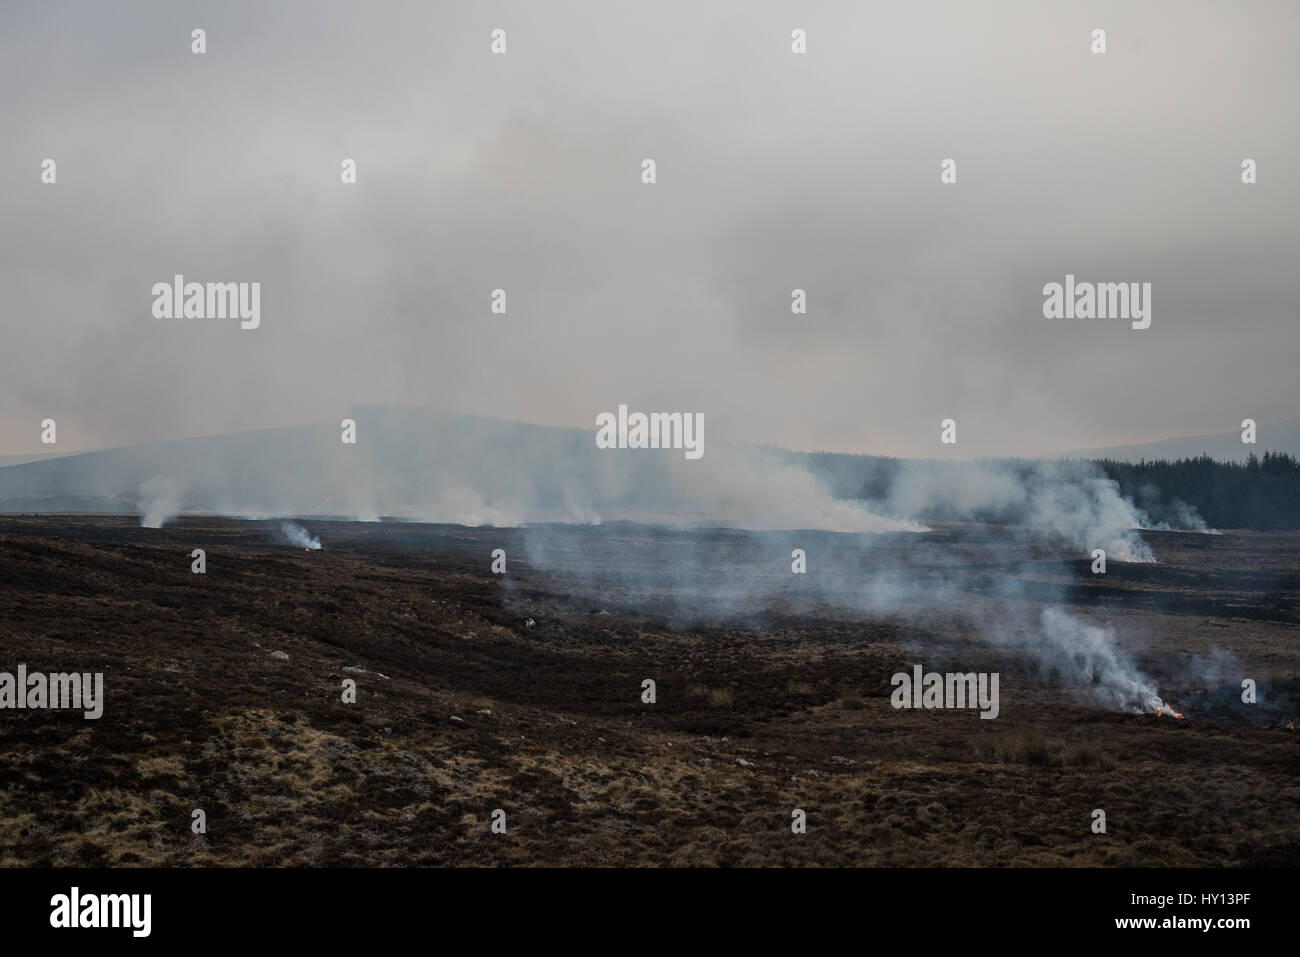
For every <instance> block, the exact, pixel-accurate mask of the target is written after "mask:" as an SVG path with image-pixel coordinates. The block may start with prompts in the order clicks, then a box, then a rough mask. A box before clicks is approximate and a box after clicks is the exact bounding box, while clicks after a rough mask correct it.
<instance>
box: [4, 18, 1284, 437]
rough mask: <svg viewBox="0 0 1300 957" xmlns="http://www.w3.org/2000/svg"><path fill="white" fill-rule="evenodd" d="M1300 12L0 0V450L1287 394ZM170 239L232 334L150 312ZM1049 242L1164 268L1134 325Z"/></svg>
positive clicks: (1234, 410) (738, 421) (750, 431)
mask: <svg viewBox="0 0 1300 957" xmlns="http://www.w3.org/2000/svg"><path fill="white" fill-rule="evenodd" d="M888 7H894V8H895V9H893V10H892V12H890V11H889V10H888ZM195 27H202V28H204V29H206V31H207V42H208V52H207V53H206V54H204V55H202V56H196V55H194V54H192V53H191V52H190V31H191V30H192V29H193V28H195ZM497 27H500V28H502V29H505V30H506V31H507V36H508V43H509V52H508V53H507V54H506V55H505V56H493V55H491V54H490V53H489V34H490V31H491V30H492V29H493V28H497ZM796 27H799V28H804V29H806V30H807V31H808V46H809V50H808V53H807V54H806V55H803V56H796V55H793V54H792V53H791V52H790V32H791V30H792V29H794V28H796ZM1095 27H1101V28H1104V29H1105V30H1106V31H1107V43H1108V48H1109V52H1107V53H1106V54H1105V55H1104V56H1095V55H1092V54H1090V53H1089V49H1088V47H1089V33H1090V31H1091V30H1092V29H1093V28H1095ZM1297 27H1300V6H1297V5H1295V4H1292V3H1260V2H1245V3H1233V4H1228V3H1215V4H1209V3H1189V2H1174V3H1114V4H1105V3H1042V2H1033V3H1010V2H996V3H993V2H990V3H985V4H972V3H959V2H953V3H907V4H903V3H899V4H893V5H884V4H859V3H848V2H846V3H793V2H792V3H755V2H743V3H742V2H725V3H724V2H693V3H623V2H618V3H614V2H600V3H597V2H588V3H557V2H544V0H530V2H526V3H510V4H506V3H468V2H466V3H454V4H453V3H438V2H430V3H400V4H399V3H383V2H374V3H365V4H361V3H350V4H340V3H284V2H277V3H274V4H269V3H268V4H265V5H263V4H250V3H215V2H213V3H192V4H187V3H166V4H163V3H154V4H139V3H113V4H104V3H84V4H82V3H68V4H47V3H23V2H12V0H11V2H6V3H5V4H4V5H3V8H0V91H3V93H0V97H2V98H0V119H2V121H3V129H4V136H3V139H2V140H0V176H3V182H4V183H5V187H6V188H5V189H3V190H0V223H3V227H2V228H0V243H2V245H0V288H2V289H3V291H4V300H3V302H4V307H3V319H2V320H0V322H2V323H3V349H0V383H3V385H0V399H2V401H0V453H17V452H28V451H38V450H40V449H41V446H40V443H39V423H40V420H41V419H43V418H46V417H52V418H55V419H56V420H57V421H58V423H59V448H60V449H61V450H62V449H65V448H66V449H72V448H88V447H96V446H103V445H113V444H119V443H128V442H142V441H151V440H155V439H164V438H173V437H180V436H190V435H201V434H209V433H217V432H227V431H234V430H240V429H251V428H259V427H266V426H276V425H290V424H298V423H303V422H335V423H337V420H338V419H339V418H340V417H341V416H342V414H343V412H344V411H345V410H346V408H347V406H348V405H350V404H351V403H353V402H395V403H410V404H417V405H426V406H429V407H431V408H436V409H440V410H444V411H464V412H474V413H479V414H483V415H490V416H498V417H503V418H512V419H521V420H525V421H530V422H538V423H543V424H552V425H570V426H579V427H582V428H591V429H592V430H593V431H594V420H595V416H596V414H597V413H598V412H600V411H604V410H613V409H615V408H616V407H617V405H618V404H619V403H626V404H628V405H629V406H631V407H632V408H633V409H644V410H689V411H699V412H703V413H704V414H705V417H706V419H707V420H708V434H709V439H710V441H714V442H724V441H766V442H773V443H780V444H784V445H788V446H791V447H795V448H802V449H834V450H841V451H871V452H885V453H891V454H900V455H933V454H938V453H939V452H940V451H942V450H941V448H940V447H939V445H938V435H939V421H940V420H941V419H943V418H946V417H950V416H951V417H953V418H955V419H957V421H958V430H959V431H958V437H959V443H958V450H959V452H960V453H961V454H962V455H992V454H1036V453H1048V452H1052V451H1056V450H1060V449H1069V448H1086V447H1100V446H1105V445H1112V444H1120V443H1126V442H1136V441H1143V440H1150V439H1158V438H1164V437H1166V436H1171V435H1186V434H1195V433H1206V432H1222V431H1224V430H1227V429H1231V428H1234V427H1235V426H1236V424H1237V423H1238V422H1240V420H1241V419H1242V418H1245V417H1247V416H1249V417H1253V418H1255V419H1257V420H1258V421H1259V422H1261V423H1263V422H1270V421H1278V420H1283V419H1291V418H1295V417H1296V416H1297V401H1296V399H1297V387H1296V381H1297V380H1296V373H1295V369H1296V365H1297V359H1300V336H1298V335H1297V322H1300V309H1298V308H1297V300H1298V299H1300V297H1298V296H1297V293H1296V286H1295V278H1294V272H1295V269H1296V263H1297V262H1298V261H1300V232H1298V230H1297V213H1298V212H1300V202H1298V201H1297V200H1298V196H1300V192H1298V189H1297V172H1298V171H1297V168H1296V165H1295V163H1296V158H1297V155H1298V151H1297V147H1298V146H1300V142H1298V140H1300V137H1298V136H1297V122H1296V117H1297V116H1300V57H1297V56H1296V55H1295V51H1294V48H1293V46H1292V45H1293V44H1294V41H1295V38H1296V36H1297V35H1298V34H1300V30H1297ZM46 157H52V158H54V159H55V160H56V161H57V163H58V184H57V185H55V186H46V185H42V184H41V182H40V178H39V177H40V163H41V160H42V159H44V158H46ZM344 157H351V158H354V159H355V160H356V161H357V164H358V178H359V182H358V184H357V185H355V186H345V185H343V184H341V183H340V181H339V164H340V162H341V160H342V159H343V158H344ZM645 157H651V158H654V159H655V160H656V162H657V164H658V180H659V181H658V183H657V184H656V185H653V186H646V185H643V184H642V183H641V182H640V163H641V160H642V159H643V158H645ZM946 157H952V158H954V159H955V160H956V161H957V164H958V182H957V184H956V185H952V186H944V185H941V184H940V182H939V164H940V161H941V160H943V159H944V158H946ZM1245 157H1251V158H1253V159H1255V160H1256V161H1257V162H1258V164H1259V182H1258V183H1257V184H1256V185H1253V186H1244V185H1242V184H1241V182H1240V163H1241V161H1242V159H1243V158H1245ZM178 272H179V273H183V274H184V275H185V276H186V279H187V280H192V281H200V282H203V281H249V282H251V281H257V282H260V283H261V284H262V324H261V328H260V329H257V330H256V331H241V330H240V329H239V327H238V324H237V323H230V322H224V323H223V322H216V323H205V322H202V321H197V320H189V321H185V320H172V321H168V320H158V319H154V318H153V317H152V315H151V312H150V310H151V305H152V295H151V293H150V289H151V287H152V285H153V284H154V283H156V282H160V281H170V279H171V277H172V275H173V274H174V273H178ZM1067 272H1072V273H1074V274H1075V275H1076V276H1078V277H1079V278H1080V279H1088V280H1094V281H1145V282H1151V283H1152V285H1153V300H1154V312H1153V321H1152V325H1151V328H1150V329H1148V330H1145V331H1134V330H1131V329H1130V328H1129V326H1128V323H1126V322H1119V321H1111V322H1106V321H1091V322H1088V321H1073V322H1072V321H1069V320H1059V321H1050V320H1047V319H1044V318H1043V317H1042V301H1043V297H1042V292H1041V290H1042V287H1043V285H1044V284H1045V283H1047V282H1052V281H1057V282H1059V281H1062V280H1063V279H1064V277H1065V274H1066V273H1067ZM495 287H502V288H505V289H506V290H507V293H508V295H509V314H508V315H507V316H505V317H500V316H493V315H491V314H490V313H489V309H488V306H489V295H490V292H491V290H492V289H493V288H495ZM795 287H801V288H804V289H806V290H807V291H808V297H809V314H808V315H806V316H795V315H791V313H790V309H789V301H790V290H791V289H792V288H795Z"/></svg>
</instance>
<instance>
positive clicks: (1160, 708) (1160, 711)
mask: <svg viewBox="0 0 1300 957" xmlns="http://www.w3.org/2000/svg"><path fill="white" fill-rule="evenodd" d="M1151 710H1152V711H1153V712H1154V713H1155V715H1156V717H1160V716H1161V715H1165V714H1167V715H1169V716H1170V717H1171V718H1179V719H1181V718H1182V716H1183V715H1182V712H1181V711H1175V710H1174V709H1173V707H1172V706H1170V705H1169V704H1167V703H1166V702H1164V701H1161V700H1160V699H1159V698H1157V699H1156V703H1155V704H1154V705H1152V706H1151Z"/></svg>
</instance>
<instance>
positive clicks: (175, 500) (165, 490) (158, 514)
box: [140, 475, 181, 528]
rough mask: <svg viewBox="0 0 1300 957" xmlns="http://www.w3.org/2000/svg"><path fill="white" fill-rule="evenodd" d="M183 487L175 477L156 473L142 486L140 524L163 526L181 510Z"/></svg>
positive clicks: (152, 526)
mask: <svg viewBox="0 0 1300 957" xmlns="http://www.w3.org/2000/svg"><path fill="white" fill-rule="evenodd" d="M180 508H181V489H180V486H179V484H178V483H177V482H176V480H175V479H173V478H171V477H170V476H166V475H155V476H153V477H152V478H150V479H147V480H146V481H145V482H144V484H142V485H141V486H140V512H141V515H140V524H141V525H142V526H143V527H145V528H162V527H163V525H164V524H166V523H167V522H169V521H171V520H172V519H173V518H175V517H176V515H177V514H178V513H179V512H180Z"/></svg>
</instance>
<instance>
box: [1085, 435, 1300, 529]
mask: <svg viewBox="0 0 1300 957" xmlns="http://www.w3.org/2000/svg"><path fill="white" fill-rule="evenodd" d="M1097 465H1098V467H1099V468H1101V470H1102V471H1103V472H1105V473H1106V476H1107V477H1108V478H1111V479H1113V480H1114V481H1115V482H1117V483H1118V484H1119V488H1120V492H1121V494H1123V495H1125V496H1127V497H1129V498H1131V499H1132V500H1133V502H1134V503H1135V504H1137V506H1138V507H1139V508H1143V509H1145V510H1146V511H1147V513H1148V514H1149V515H1150V516H1151V518H1152V520H1153V521H1156V522H1160V521H1169V523H1170V524H1171V525H1176V524H1177V522H1176V519H1177V517H1178V516H1177V515H1175V514H1174V513H1176V512H1177V511H1178V510H1179V503H1180V502H1185V503H1186V504H1187V505H1190V506H1192V507H1193V508H1195V509H1196V511H1197V513H1198V514H1199V515H1200V516H1201V518H1203V519H1204V520H1205V521H1206V522H1207V523H1208V524H1209V525H1211V526H1214V527H1215V528H1254V529H1263V530H1270V531H1282V530H1293V529H1297V528H1300V461H1297V460H1296V458H1295V456H1293V455H1288V454H1287V453H1285V452H1265V453H1264V455H1263V457H1262V458H1261V457H1259V456H1257V455H1255V454H1254V453H1253V452H1252V453H1251V454H1250V456H1249V457H1248V458H1247V459H1246V461H1245V462H1218V461H1215V460H1214V459H1212V458H1210V457H1209V456H1208V455H1202V456H1200V457H1199V458H1192V459H1178V460H1176V461H1169V460H1167V459H1156V460H1154V461H1150V462H1148V461H1145V460H1143V461H1140V462H1116V461H1112V460H1110V459H1102V460H1100V461H1098V462H1097Z"/></svg>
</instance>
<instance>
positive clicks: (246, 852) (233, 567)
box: [0, 516, 1300, 867]
mask: <svg viewBox="0 0 1300 957" xmlns="http://www.w3.org/2000/svg"><path fill="white" fill-rule="evenodd" d="M278 524H279V523H278V522H252V521H236V520H223V519H212V518H198V517H195V518H183V519H181V520H179V521H178V522H177V523H175V524H174V525H171V526H168V527H167V528H164V529H161V530H157V529H144V528H140V527H138V525H137V524H136V522H135V520H134V519H130V518H119V517H105V516H97V517H89V516H39V517H31V516H26V517H25V516H4V517H0V671H10V672H12V671H15V670H16V668H17V666H18V665H19V664H25V665H26V666H27V667H28V669H29V671H46V672H58V671H70V670H76V671H83V672H97V671H98V672H103V673H104V676H105V688H106V704H105V711H104V715H103V717H102V718H101V719H99V720H98V721H88V720H85V719H84V718H83V717H82V716H81V714H80V713H79V712H58V711H48V710H47V711H31V710H24V711H16V710H4V711H0V741H2V742H3V747H2V748H0V863H3V864H5V865H55V866H82V865H130V864H158V865H171V866H190V865H217V864H221V865H226V864H241V865H319V866H338V865H352V864H378V865H511V864H522V865H534V864H560V865H712V864H719V865H885V866H901V865H980V866H988V865H1082V866H1105V865H1151V866H1161V867H1169V866H1175V867H1176V866H1188V865H1224V866H1237V865H1264V866H1270V865H1276V866H1282V865H1295V864H1297V863H1300V780H1298V778H1297V743H1296V736H1295V733H1294V732H1293V731H1291V730H1289V728H1288V724H1289V722H1290V721H1292V720H1293V719H1294V717H1295V712H1296V707H1295V698H1296V692H1297V689H1298V688H1300V683H1298V682H1297V679H1296V676H1297V673H1298V671H1297V658H1298V657H1300V645H1298V644H1297V639H1298V638H1300V629H1298V628H1297V623H1298V622H1300V610H1298V608H1297V601H1298V600H1300V581H1297V569H1300V535H1298V534H1264V533H1250V532H1229V533H1226V534H1223V535H1219V536H1204V535H1189V534H1159V533H1150V534H1147V535H1146V539H1147V541H1148V542H1149V543H1150V544H1151V545H1152V547H1153V548H1154V549H1155V551H1156V553H1157V555H1158V557H1159V563H1157V564H1124V563H1118V562H1113V561H1112V562H1111V564H1110V567H1109V569H1108V573H1107V574H1106V575H1105V576H1094V575H1092V574H1091V573H1090V571H1089V562H1088V561H1087V560H1083V559H1079V558H1078V557H1076V556H1075V555H1073V554H1069V555H1067V554H1064V553H1063V552H1061V551H1060V549H1058V548H1056V547H1054V546H1050V545H1047V544H1044V543H1042V542H1039V541H1036V540H1035V538H1034V536H1033V535H1032V534H1030V533H1027V532H1024V531H1023V530H1014V529H992V528H983V527H976V526H970V527H962V526H944V527H940V528H938V529H936V530H935V531H934V532H932V533H929V534H927V535H924V536H917V535H889V536H879V537H876V538H872V537H870V536H864V537H858V536H834V535H829V534H818V533H799V534H794V533H769V534H766V535H747V534H743V533H735V532H724V531H691V532H682V531H678V532H671V531H667V530H663V529H655V528H650V527H646V526H637V525H620V524H616V525H612V526H602V527H599V528H592V527H580V528H574V527H569V528H558V527H553V528H543V529H531V530H524V529H504V530H503V529H466V528H460V527H449V526H430V525H414V524H398V523H370V524H361V523H347V522H324V521H313V520H306V521H305V522H304V524H306V525H307V526H308V527H309V528H310V530H311V532H312V533H313V534H316V535H319V536H320V537H321V539H322V541H323V542H324V546H325V547H324V549H323V550H321V551H315V552H306V551H304V550H302V549H300V548H293V547H291V546H287V545H283V544H277V542H276V540H275V539H276V536H275V534H274V530H275V528H277V527H278ZM866 539H871V540H870V541H869V542H867V541H865V540H866ZM792 547H804V548H805V549H806V550H807V552H808V556H809V573H808V574H807V575H805V576H795V575H791V574H790V567H789V565H790V551H791V548H792ZM193 548H203V549H205V550H206V553H207V573H206V574H205V575H196V574H193V573H192V572H191V570H190V563H191V558H190V550H191V549H193ZM494 548H504V549H505V550H506V553H507V561H508V571H507V574H506V575H504V576H495V575H493V574H491V572H490V567H489V566H490V562H491V551H492V549H494ZM900 576H901V577H900ZM899 580H902V581H906V582H909V583H910V584H911V586H912V589H911V590H910V591H909V592H908V593H907V595H906V596H905V597H904V598H903V599H901V600H900V599H899V598H898V597H897V595H894V594H893V593H892V592H889V591H888V590H887V589H884V588H876V589H875V590H872V589H870V588H868V587H867V586H868V584H869V583H872V582H875V583H877V584H879V583H881V582H895V583H896V582H897V581H899ZM828 583H834V584H835V586H836V587H837V588H844V589H848V590H850V591H851V590H852V589H853V588H854V587H855V585H856V587H857V588H858V589H859V590H860V591H862V592H863V594H868V593H869V594H870V595H871V596H872V597H871V601H872V602H875V604H871V605H870V607H869V608H868V607H867V606H866V605H864V604H861V603H859V604H858V605H857V606H856V608H857V610H854V608H853V607H845V605H844V602H843V601H841V600H839V599H840V598H842V593H840V592H833V591H832V590H831V586H830V584H828ZM890 596H892V597H890ZM866 601H867V599H866V598H863V599H861V602H866ZM852 604H853V603H852V602H850V605H852ZM1048 604H1059V605H1062V606H1063V607H1065V608H1067V609H1068V610H1069V611H1070V612H1071V613H1073V614H1077V615H1080V616H1083V617H1085V618H1087V619H1088V620H1089V621H1093V622H1095V623H1107V624H1109V625H1111V626H1113V627H1114V628H1115V629H1116V632H1117V634H1118V635H1119V636H1120V641H1121V642H1122V643H1123V645H1124V647H1125V648H1127V649H1129V650H1131V652H1132V654H1133V655H1134V656H1135V659H1136V661H1137V662H1138V663H1139V665H1140V666H1141V667H1142V669H1143V670H1144V671H1145V672H1147V673H1148V674H1150V675H1151V676H1153V678H1155V679H1157V680H1158V682H1159V685H1160V692H1161V694H1162V695H1164V696H1165V697H1166V698H1167V700H1169V701H1170V702H1172V703H1173V704H1174V705H1175V706H1177V707H1179V708H1181V709H1182V710H1183V712H1184V714H1185V715H1186V717H1185V718H1184V719H1183V720H1181V721H1179V720H1175V719H1173V718H1169V717H1157V716H1155V715H1152V714H1133V713H1123V712H1118V711H1111V710H1107V709H1106V708H1103V707H1101V706H1100V705H1099V704H1098V703H1097V702H1096V701H1095V700H1094V699H1092V698H1091V697H1090V693H1089V691H1088V689H1087V688H1075V687H1073V686H1071V685H1070V684H1069V682H1068V681H1065V680H1063V679H1062V678H1061V677H1060V676H1059V675H1054V674H1052V673H1049V672H1043V671H1041V670H1040V669H1038V668H1036V667H1035V666H1033V664H1032V661H1031V658H1032V656H1027V655H1025V654H1023V653H1017V652H1015V651H1013V650H1010V649H1009V648H1006V647H1000V646H999V644H998V642H997V641H994V640H991V639H990V630H992V631H995V632H998V633H999V634H1002V633H1006V634H1012V635H1020V636H1021V638H1022V639H1024V640H1026V641H1032V640H1033V634H1032V632H1033V627H1034V625H1033V622H1034V621H1035V620H1036V619H1037V615H1038V613H1039V612H1040V611H1041V608H1042V607H1046V606H1047V605H1048ZM530 622H531V623H530ZM990 623H993V624H992V626H991V625H990ZM1026 633H1028V634H1026ZM272 652H283V653H285V654H287V655H288V659H287V660H284V659H282V658H280V657H273V656H272ZM1230 656H1231V657H1230ZM918 662H919V663H923V664H924V665H925V666H926V667H927V670H929V669H931V668H933V669H936V670H989V671H994V670H996V671H998V672H999V673H1000V675H1001V713H1000V715H999V717H998V718H997V719H996V720H980V719H979V717H978V714H977V712H975V711H969V710H967V711H959V710H934V711H924V710H922V711H909V710H895V709H894V708H893V707H891V705H890V701H889V694H890V690H891V688H890V683H889V679H890V676H891V675H892V674H893V673H895V672H897V671H909V670H910V667H911V665H912V664H913V663H918ZM348 668H351V669H358V668H359V669H364V671H349V670H345V669H348ZM1243 676H1246V677H1251V678H1253V679H1255V680H1256V681H1257V682H1258V683H1259V686H1260V688H1261V689H1263V690H1262V693H1261V694H1262V696H1261V701H1260V704H1259V705H1257V706H1253V707H1251V706H1245V705H1242V704H1241V703H1240V690H1239V689H1240V681H1241V678H1242V677H1243ZM646 678H650V679H653V680H654V681H655V682H656V683H657V688H656V691H657V700H656V702H655V703H654V704H644V703H643V702H642V700H641V693H642V681H643V680H644V679H646ZM344 679H353V680H355V681H356V684H357V701H356V703H355V704H345V703H343V702H342V701H341V686H342V681H343V680H344ZM195 808H201V809H203V810H204V812H205V813H206V817H207V833H206V834H203V835H196V834H194V833H192V832H191V828H190V823H191V812H192V811H193V809H195ZM498 808H499V809H502V810H504V811H505V814H506V825H507V830H506V833H505V834H497V833H493V832H492V831H491V829H490V827H489V823H490V816H491V814H492V812H493V811H494V809H498ZM796 808H799V809H803V810H804V811H805V812H806V815H807V832H806V833H804V834H795V833H792V831H791V827H790V823H791V812H792V810H794V809H796ZM1095 808H1100V809H1102V810H1104V811H1105V813H1106V822H1107V830H1106V833H1105V834H1094V833H1092V832H1091V830H1090V825H1091V824H1092V820H1093V809H1095Z"/></svg>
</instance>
